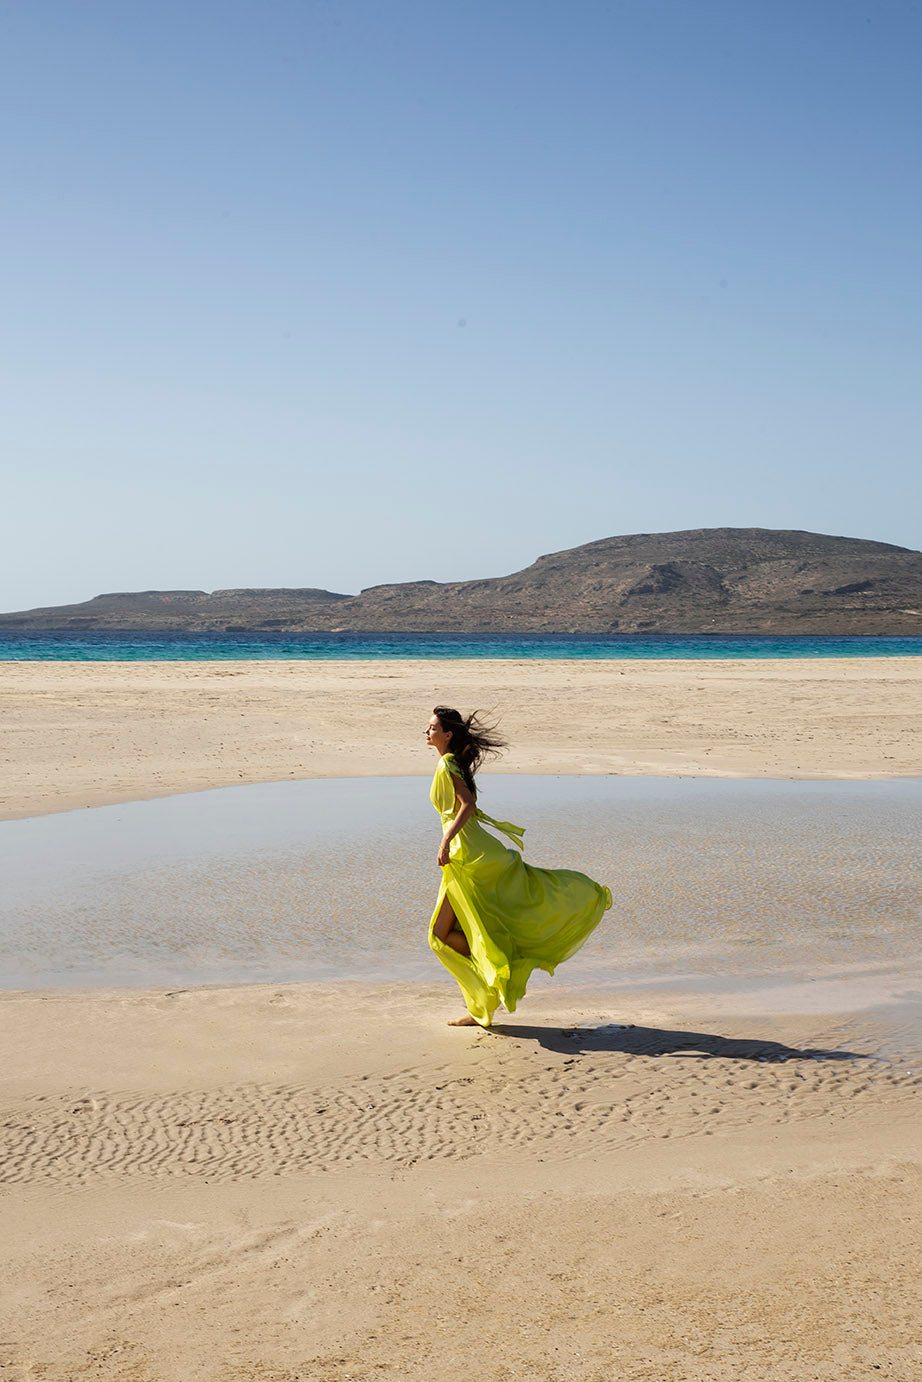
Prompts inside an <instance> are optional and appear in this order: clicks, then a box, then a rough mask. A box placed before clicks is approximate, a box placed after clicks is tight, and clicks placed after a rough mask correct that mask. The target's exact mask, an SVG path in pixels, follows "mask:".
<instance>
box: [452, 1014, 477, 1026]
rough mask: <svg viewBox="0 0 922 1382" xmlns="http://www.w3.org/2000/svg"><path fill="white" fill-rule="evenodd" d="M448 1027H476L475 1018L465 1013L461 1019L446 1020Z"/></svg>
mask: <svg viewBox="0 0 922 1382" xmlns="http://www.w3.org/2000/svg"><path fill="white" fill-rule="evenodd" d="M447 1025H448V1026H449V1027H476V1026H477V1019H476V1017H471V1015H470V1013H465V1014H464V1016H463V1017H451V1018H449V1019H448V1024H447Z"/></svg>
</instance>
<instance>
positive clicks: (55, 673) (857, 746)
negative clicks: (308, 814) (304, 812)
mask: <svg viewBox="0 0 922 1382" xmlns="http://www.w3.org/2000/svg"><path fill="white" fill-rule="evenodd" d="M445 702H447V703H449V704H455V703H457V704H458V705H460V706H461V707H462V708H465V709H467V708H469V707H474V706H480V707H483V708H485V709H487V710H493V711H495V712H496V713H497V714H498V715H499V716H500V717H501V719H502V725H503V729H504V730H505V732H506V733H507V735H508V737H509V738H510V740H511V742H512V748H511V750H510V751H509V753H508V754H507V756H506V757H505V758H504V759H503V762H502V770H503V771H504V772H513V773H593V774H596V773H623V774H634V775H636V774H641V775H647V774H655V775H663V776H672V775H675V774H686V775H690V776H705V777H791V778H886V777H911V776H919V775H922V737H920V735H919V728H918V727H919V723H920V715H922V658H847V659H840V658H831V659H799V660H785V659H777V660H774V659H773V660H765V661H762V660H746V661H702V662H686V661H674V662H665V661H663V662H653V661H650V662H594V661H553V662H551V661H532V660H529V661H511V660H510V661H433V662H405V661H390V662H389V661H375V662H335V663H334V662H246V663H227V662H210V663H209V662H172V663H171V662H144V663H125V662H121V663H114V662H112V663H80V662H6V663H3V664H0V714H2V717H3V724H4V749H3V758H4V762H3V775H2V785H0V817H6V818H10V817H15V816H32V815H37V814H39V813H41V812H46V811H63V810H71V809H74V808H78V807H84V806H98V805H102V804H104V803H108V802H119V801H131V800H136V799H137V798H140V797H157V796H164V795H166V794H168V793H171V792H193V791H199V790H202V789H204V788H209V787H222V786H231V785H236V784H238V783H252V782H268V781H279V780H292V779H299V778H309V777H355V776H358V777H362V776H378V775H384V776H397V775H399V776H403V775H408V774H414V775H421V776H427V775H428V774H429V773H431V771H432V763H431V755H430V753H429V751H427V749H426V746H425V744H424V743H423V726H424V724H425V722H426V719H427V717H428V714H429V711H430V708H431V707H432V706H433V705H435V704H436V703H445Z"/></svg>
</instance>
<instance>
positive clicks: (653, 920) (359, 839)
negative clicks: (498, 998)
mask: <svg viewBox="0 0 922 1382" xmlns="http://www.w3.org/2000/svg"><path fill="white" fill-rule="evenodd" d="M427 793H428V782H427V781H426V780H424V779H421V778H371V779H348V780H332V781H330V780H327V781H322V780H315V781H307V782H286V783H270V784H264V785H260V786H248V787H233V788H224V789H220V790H217V791H210V792H199V793H195V794H192V795H187V796H174V797H165V798H161V799H159V800H156V801H146V802H133V803H130V804H127V805H120V806H106V807H97V808H94V809H89V810H83V811H73V812H66V813H62V814H58V815H51V816H42V817H37V818H34V819H30V820H20V821H8V822H3V823H0V867H2V870H3V877H4V890H3V898H2V902H0V987H3V988H54V987H98V986H118V985H144V986H157V985H189V984H202V983H226V982H253V981H259V982H262V981H271V982H281V981H284V980H312V979H315V980H317V979H322V980H329V979H340V978H351V979H366V980H367V979H372V980H382V981H388V980H394V979H408V978H409V979H424V980H433V979H436V978H444V976H443V975H442V974H441V971H440V970H439V968H438V965H437V963H436V961H435V960H434V959H433V958H432V956H431V955H430V953H429V950H428V947H427V945H426V926H427V922H428V918H429V914H430V911H431V908H432V905H433V903H434V900H435V895H436V891H437V886H438V870H437V868H436V865H435V852H436V846H437V842H438V821H437V818H436V816H435V813H434V812H433V810H432V808H431V806H430V805H429V802H428V798H427ZM481 799H482V805H483V807H484V809H485V810H487V811H488V812H489V813H490V814H491V815H494V816H496V817H497V818H499V819H509V820H514V821H518V822H520V823H521V824H524V825H526V826H527V827H528V830H527V835H526V846H527V847H526V858H527V859H528V861H529V862H530V863H533V864H539V865H544V866H548V867H568V868H578V869H582V870H584V871H585V872H587V873H589V874H591V875H592V876H593V877H594V878H597V879H599V880H600V881H604V882H607V883H608V884H609V885H610V887H611V889H612V893H613V896H614V906H613V908H612V910H611V911H610V912H608V913H607V914H606V916H605V918H604V919H603V921H602V923H601V925H600V927H599V929H598V931H597V932H596V933H595V935H594V936H593V937H592V938H591V939H590V941H589V943H588V944H587V946H586V947H585V949H584V950H583V951H582V952H581V953H580V954H579V955H577V956H576V957H575V958H574V959H573V960H571V961H569V962H568V964H567V965H566V966H565V968H564V969H562V970H561V972H560V976H559V978H560V979H563V978H564V977H565V981H566V983H567V984H568V985H570V986H595V985H598V984H603V985H606V986H608V985H617V986H619V987H622V988H625V987H627V988H638V987H642V986H646V985H655V986H656V987H657V988H658V989H660V990H662V989H663V988H664V987H667V988H668V987H669V986H670V985H673V986H676V987H677V988H678V987H689V986H694V987H696V988H699V989H700V988H705V989H706V988H707V987H708V986H711V987H712V988H715V989H719V988H723V989H724V990H726V989H727V987H728V986H729V987H731V988H733V989H735V990H739V991H740V992H745V991H746V990H747V989H749V990H752V989H754V988H756V987H759V988H761V989H763V990H764V989H765V987H766V986H773V987H774V990H775V992H776V994H777V998H778V1001H779V1002H780V1003H782V1005H783V1004H784V1002H785V1001H789V1002H790V1003H793V1004H794V1006H797V1005H798V1003H800V999H799V998H795V997H793V996H792V997H790V998H789V1000H785V994H789V995H794V994H798V993H801V992H802V989H803V986H804V984H805V983H806V982H808V981H813V982H822V983H823V984H825V985H827V986H828V985H829V984H833V985H834V986H837V987H836V988H835V991H836V992H839V991H841V993H842V995H843V996H847V994H848V993H849V992H850V993H851V994H852V997H853V999H854V998H855V995H856V994H857V995H859V996H858V998H857V1000H855V1001H858V1003H859V1005H861V1004H862V1003H863V1002H864V1001H865V1000H864V999H862V998H861V997H860V995H861V994H862V993H864V994H865V997H866V1001H867V1003H871V1002H873V1001H877V1000H879V998H880V995H881V992H883V989H882V988H881V984H880V983H879V982H878V980H879V979H880V980H883V979H885V978H887V977H888V976H889V979H888V982H889V991H890V993H891V994H892V993H896V992H898V991H899V988H900V982H901V981H900V976H901V975H902V974H905V973H908V972H909V970H908V968H907V967H908V966H910V965H911V964H912V963H914V962H915V961H916V960H917V959H918V957H919V956H920V954H922V890H920V887H919V877H918V841H919V838H920V833H922V832H920V826H922V780H919V779H911V780H902V781H898V782H779V781H740V780H720V779H704V780H702V779H693V778H686V779H681V778H680V779H675V778H670V779H663V778H629V777H614V776H612V777H549V776H539V777H528V776H503V775H501V774H489V775H486V776H485V777H484V778H483V780H482V788H481ZM544 982H547V981H546V979H545V976H536V983H538V984H542V983H544ZM886 987H887V985H886V983H885V984H884V988H886ZM904 987H905V985H904ZM875 995H876V998H875ZM843 1006H848V1004H847V1003H843Z"/></svg>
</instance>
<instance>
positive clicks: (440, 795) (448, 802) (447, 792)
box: [435, 754, 460, 815]
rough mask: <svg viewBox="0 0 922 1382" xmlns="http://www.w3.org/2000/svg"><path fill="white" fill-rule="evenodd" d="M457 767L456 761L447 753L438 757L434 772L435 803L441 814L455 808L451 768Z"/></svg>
mask: <svg viewBox="0 0 922 1382" xmlns="http://www.w3.org/2000/svg"><path fill="white" fill-rule="evenodd" d="M457 767H458V765H457V763H455V761H454V759H453V758H450V756H449V755H448V754H446V755H445V756H444V758H440V759H439V766H438V768H437V769H436V774H435V796H436V801H435V805H436V809H437V810H438V811H439V812H441V813H442V815H444V814H445V813H446V812H447V811H454V809H455V785H454V782H453V781H452V768H454V769H455V770H457ZM458 776H460V773H459V774H458Z"/></svg>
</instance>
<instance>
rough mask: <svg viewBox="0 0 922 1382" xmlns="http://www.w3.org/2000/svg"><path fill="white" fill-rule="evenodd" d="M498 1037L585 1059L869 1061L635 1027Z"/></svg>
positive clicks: (526, 1030)
mask: <svg viewBox="0 0 922 1382" xmlns="http://www.w3.org/2000/svg"><path fill="white" fill-rule="evenodd" d="M490 1031H491V1032H492V1033H494V1034H495V1035H496V1036H503V1037H509V1038H512V1039H514V1040H517V1041H536V1042H537V1043H538V1045H539V1046H543V1047H544V1049H545V1051H556V1052H558V1053H560V1054H563V1055H567V1056H572V1055H577V1054H579V1055H589V1054H590V1053H592V1052H593V1051H623V1052H624V1054H625V1055H628V1056H692V1057H694V1058H695V1059H698V1060H708V1059H710V1058H711V1057H712V1056H722V1057H724V1058H725V1059H728V1060H752V1061H762V1062H768V1061H778V1062H781V1061H789V1060H813V1061H827V1060H828V1061H843V1060H869V1059H870V1057H869V1056H868V1055H867V1054H866V1053H865V1052H862V1051H827V1050H824V1049H822V1048H819V1047H804V1048H800V1047H797V1046H785V1045H784V1044H783V1043H782V1042H780V1041H762V1040H760V1039H759V1038H758V1037H753V1038H741V1037H723V1036H717V1035H716V1034H715V1033H713V1032H672V1031H667V1030H665V1029H664V1028H662V1027H635V1026H633V1025H631V1026H625V1025H622V1024H619V1023H614V1022H612V1023H606V1024H605V1025H604V1026H601V1027H512V1026H506V1025H505V1024H504V1023H494V1025H493V1026H492V1027H491V1028H490Z"/></svg>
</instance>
